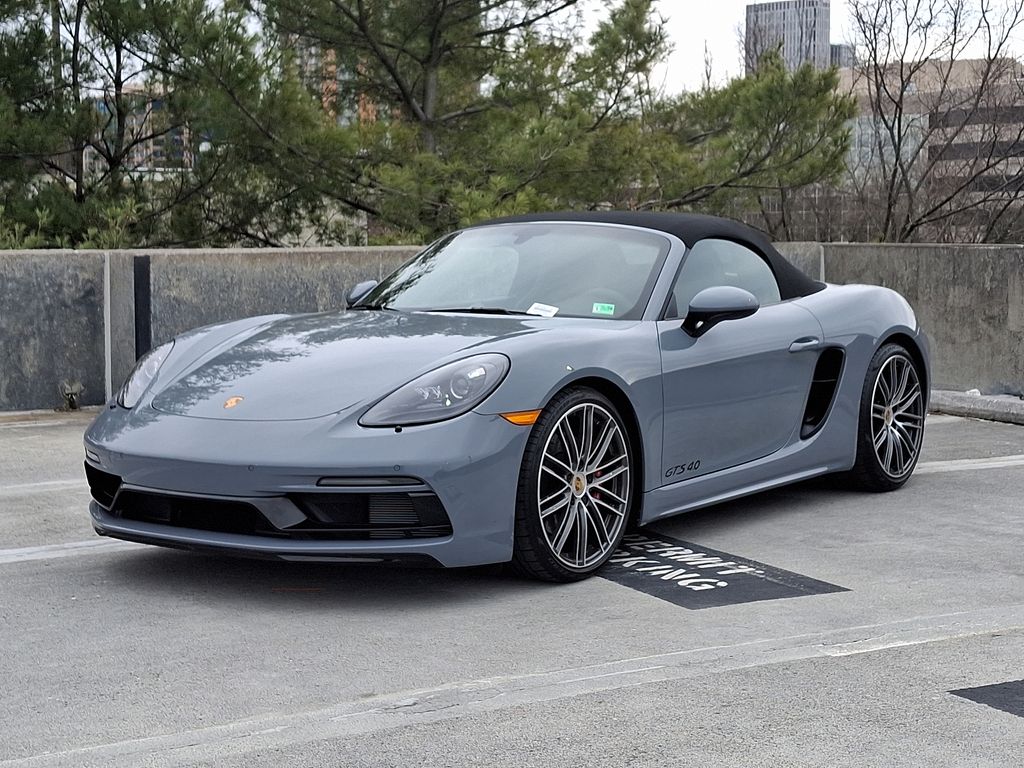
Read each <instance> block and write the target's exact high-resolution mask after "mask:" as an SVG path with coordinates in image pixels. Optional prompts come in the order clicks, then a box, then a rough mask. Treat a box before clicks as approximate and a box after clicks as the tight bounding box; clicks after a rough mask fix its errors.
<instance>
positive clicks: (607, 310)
mask: <svg viewBox="0 0 1024 768" xmlns="http://www.w3.org/2000/svg"><path fill="white" fill-rule="evenodd" d="M590 312H591V314H594V315H614V314H615V305H614V304H599V303H598V302H596V301H595V302H594V308H593V309H592V310H590Z"/></svg>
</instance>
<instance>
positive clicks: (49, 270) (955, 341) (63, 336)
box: [0, 243, 1024, 410]
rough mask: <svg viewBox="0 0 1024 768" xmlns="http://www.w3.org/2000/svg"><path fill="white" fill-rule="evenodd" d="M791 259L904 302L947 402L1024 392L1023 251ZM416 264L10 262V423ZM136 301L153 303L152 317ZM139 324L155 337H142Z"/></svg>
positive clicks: (88, 397) (51, 254)
mask: <svg viewBox="0 0 1024 768" xmlns="http://www.w3.org/2000/svg"><path fill="white" fill-rule="evenodd" d="M780 249H781V250H782V251H783V252H784V253H785V254H786V255H787V256H788V257H789V258H790V259H791V260H792V261H793V263H794V264H796V265H797V266H799V267H800V268H801V269H803V270H804V271H805V272H807V273H808V274H810V275H812V276H814V277H817V278H819V279H820V278H824V279H826V280H828V281H829V282H834V283H851V282H863V283H875V284H880V285H885V286H888V287H891V288H894V289H895V290H898V291H900V292H901V293H903V294H904V295H905V296H906V297H907V298H908V299H909V300H910V302H911V304H913V305H914V307H915V309H916V310H917V312H918V314H919V315H920V317H921V320H922V323H923V325H924V327H925V329H926V330H927V331H928V333H929V335H930V336H931V338H932V341H933V355H934V370H933V374H934V376H933V379H934V381H933V383H934V385H935V386H936V387H937V388H942V389H960V390H963V389H970V388H974V387H977V388H979V389H981V390H982V391H983V392H1014V393H1019V392H1020V391H1021V390H1022V389H1024V246H945V245H904V246H900V245H860V244H839V243H836V244H831V243H828V244H821V243H785V244H782V245H780ZM416 251H417V248H415V247H411V246H408V247H406V246H401V247H388V248H325V249H296V250H286V249H237V250H234V249H232V250H194V251H193V250H166V251H156V250H152V251H109V252H101V251H84V252H83V251H23V252H19V251H9V252H0V410H19V409H33V408H54V407H59V406H61V405H62V404H63V399H62V397H61V395H60V392H59V386H60V384H61V382H63V381H69V382H72V383H74V382H76V381H77V382H80V383H81V384H82V385H83V386H84V387H85V391H84V394H83V397H82V403H83V404H99V403H102V402H103V401H104V400H105V399H106V397H107V393H108V392H109V391H111V390H112V389H116V387H117V386H119V385H120V383H121V381H123V379H124V377H125V376H126V375H127V373H128V371H129V370H130V368H131V366H132V364H133V363H134V360H135V355H136V351H137V348H138V347H137V344H136V333H137V331H138V332H139V334H140V335H141V336H142V337H144V339H143V340H142V341H143V342H145V341H148V342H151V343H152V344H160V343H161V342H163V341H165V340H167V339H169V338H171V337H173V336H174V335H175V334H177V333H180V332H182V331H184V330H187V329H189V328H194V327H196V326H200V325H205V324H207V323H213V322H219V321H223V320H230V319H234V318H239V317H246V316H249V315H259V314H268V313H276V312H316V311H323V310H328V309H332V308H335V307H340V306H342V305H343V303H344V296H345V294H346V293H347V292H348V290H349V288H350V287H351V286H352V285H354V284H355V283H357V282H359V281H361V280H367V279H380V278H381V277H383V276H384V275H386V274H387V273H388V272H390V271H391V270H392V269H394V268H395V267H397V266H398V265H399V264H401V263H403V262H404V261H406V260H408V259H409V258H411V257H412V256H413V255H414V254H415V253H416ZM143 267H144V268H143ZM137 276H138V277H139V281H138V282H137V281H136V277H137ZM136 297H139V298H140V299H141V300H142V301H143V302H145V300H147V299H148V301H149V304H150V312H149V313H146V312H145V311H144V304H140V306H139V307H138V308H137V307H136V303H135V302H136ZM137 309H138V310H139V312H137ZM137 314H138V315H139V317H140V318H141V322H142V326H144V325H145V324H146V323H147V322H148V325H149V328H148V329H147V328H144V327H142V326H140V327H138V328H137V327H136V316H137ZM147 331H148V333H147Z"/></svg>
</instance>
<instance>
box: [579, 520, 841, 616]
mask: <svg viewBox="0 0 1024 768" xmlns="http://www.w3.org/2000/svg"><path fill="white" fill-rule="evenodd" d="M597 575H598V576H601V577H602V578H605V579H608V580H609V581H614V582H615V583H617V584H622V585H623V586H625V587H631V588H633V589H635V590H637V591H639V592H644V593H646V594H648V595H652V596H653V597H658V598H661V599H662V600H667V601H668V602H670V603H674V604H676V605H678V606H681V607H683V608H689V609H691V610H699V609H701V608H717V607H719V606H723V605H736V604H738V603H753V602H757V601H759V600H778V599H780V598H784V597H803V596H804V595H822V594H827V593H829V592H848V591H849V590H847V589H846V588H845V587H838V586H836V585H835V584H829V583H827V582H824V581H818V580H817V579H812V578H809V577H807V576H801V575H800V574H799V573H793V572H792V571H784V570H782V569H781V568H775V567H773V566H771V565H765V564H764V563H759V562H757V561H756V560H748V559H747V558H743V557H737V556H736V555H730V554H728V553H726V552H719V551H718V550H715V549H709V548H708V547H702V546H700V545H699V544H692V543H690V542H688V541H681V540H679V539H673V538H672V537H670V536H662V535H660V534H657V533H654V532H653V531H652V532H651V534H650V535H645V534H642V533H631V534H626V535H625V536H624V537H623V538H622V544H620V545H619V549H618V550H617V551H616V552H615V554H614V555H612V557H611V559H610V560H609V561H608V563H607V564H606V565H605V566H604V567H603V568H602V569H601V570H600V571H599V572H598V574H597Z"/></svg>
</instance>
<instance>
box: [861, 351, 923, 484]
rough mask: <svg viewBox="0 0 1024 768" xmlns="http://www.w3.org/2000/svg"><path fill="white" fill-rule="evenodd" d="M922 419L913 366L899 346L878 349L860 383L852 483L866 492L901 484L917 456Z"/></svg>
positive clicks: (920, 391) (919, 389)
mask: <svg viewBox="0 0 1024 768" xmlns="http://www.w3.org/2000/svg"><path fill="white" fill-rule="evenodd" d="M924 418H925V395H924V390H923V388H922V386H921V377H920V374H919V372H918V370H917V365H916V363H915V362H914V360H913V359H912V358H911V357H910V355H909V354H908V353H907V350H905V349H904V348H903V347H901V346H900V345H898V344H886V345H884V346H883V347H882V348H881V349H879V350H878V351H877V352H876V353H875V356H874V357H873V358H872V359H871V364H870V365H869V366H868V372H867V375H866V376H865V379H864V389H863V392H862V394H861V404H860V420H859V428H858V435H857V461H856V464H855V465H854V467H853V470H852V472H851V473H850V474H851V476H852V479H853V480H854V482H855V483H856V484H857V485H859V486H860V487H862V488H864V489H866V490H871V491H894V490H896V489H897V488H899V487H900V486H902V485H903V484H904V483H905V482H907V480H908V479H910V475H911V473H912V472H913V471H914V467H915V466H917V459H918V456H919V455H920V453H921V440H922V438H923V437H924Z"/></svg>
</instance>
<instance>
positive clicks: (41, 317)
mask: <svg viewBox="0 0 1024 768" xmlns="http://www.w3.org/2000/svg"><path fill="white" fill-rule="evenodd" d="M103 273H104V258H103V255H102V254H99V253H96V252H90V251H86V252H81V251H26V252H16V251H14V252H12V251H6V252H5V251H0V410H18V409H24V408H53V407H56V406H59V405H61V404H63V402H64V400H63V398H62V397H61V395H60V392H59V391H58V387H59V386H60V385H61V383H62V382H64V381H67V382H68V383H70V384H75V383H76V382H77V383H78V384H80V385H82V386H83V387H84V388H85V389H84V393H83V400H84V402H94V403H100V402H103V398H104V394H105V391H104V390H105V388H104V332H103V330H104V323H103V307H104V291H103V285H104V280H103Z"/></svg>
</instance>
